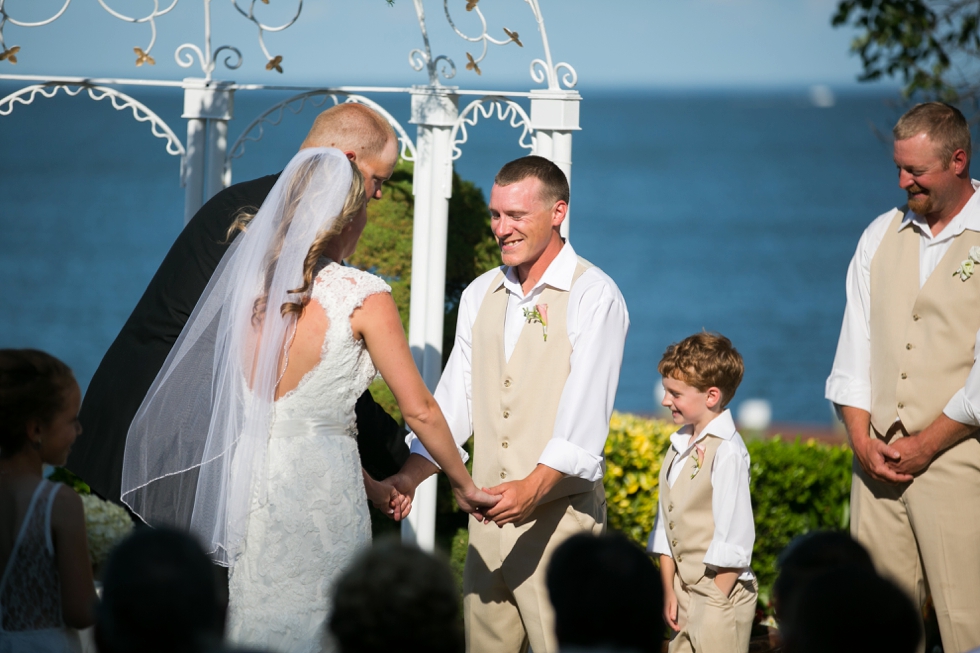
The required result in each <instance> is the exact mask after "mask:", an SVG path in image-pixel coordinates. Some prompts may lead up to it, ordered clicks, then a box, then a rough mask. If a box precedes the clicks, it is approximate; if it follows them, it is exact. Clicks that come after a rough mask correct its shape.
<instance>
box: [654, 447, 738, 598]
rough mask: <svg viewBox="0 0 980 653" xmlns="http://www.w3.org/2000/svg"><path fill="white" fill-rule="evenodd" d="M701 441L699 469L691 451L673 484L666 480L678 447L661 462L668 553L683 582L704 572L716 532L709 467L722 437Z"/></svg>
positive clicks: (689, 582)
mask: <svg viewBox="0 0 980 653" xmlns="http://www.w3.org/2000/svg"><path fill="white" fill-rule="evenodd" d="M702 442H703V443H704V461H703V462H702V463H701V467H700V469H698V471H697V473H696V474H695V473H694V472H695V467H694V461H695V460H696V459H697V457H696V454H694V453H693V452H692V454H691V457H690V458H688V459H687V461H686V462H685V463H684V470H683V471H682V472H681V475H680V476H678V477H677V481H676V482H675V483H674V487H670V485H669V484H668V483H667V476H668V472H669V471H670V466H671V465H672V464H673V463H674V460H675V459H676V458H677V450H676V449H674V448H673V447H671V448H670V450H669V451H668V452H667V455H666V457H665V458H664V462H663V465H661V466H660V507H661V509H662V510H663V515H664V521H665V522H666V523H665V524H664V529H665V530H666V532H667V543H668V544H669V545H670V555H671V557H672V558H674V563H675V564H676V565H677V574H678V575H679V576H680V577H681V581H682V582H683V583H684V584H685V585H694V584H695V583H697V582H698V581H699V580H701V578H702V577H703V576H704V572H705V569H706V567H705V564H704V556H705V554H707V553H708V547H710V546H711V540H712V539H713V538H714V536H715V517H714V513H712V511H711V499H712V492H713V488H712V486H711V468H712V466H713V465H714V461H715V453H717V451H718V447H720V446H721V443H722V442H724V440H722V439H721V438H719V437H717V436H714V435H710V434H709V435H708V436H707V437H705V438H704V439H703V440H702ZM692 475H693V478H692Z"/></svg>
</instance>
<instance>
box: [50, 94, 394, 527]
mask: <svg viewBox="0 0 980 653" xmlns="http://www.w3.org/2000/svg"><path fill="white" fill-rule="evenodd" d="M306 147H336V148H338V149H340V150H342V151H343V152H344V153H345V154H347V157H348V158H349V159H350V160H351V161H353V162H354V163H355V164H356V165H357V167H358V169H359V170H360V171H361V173H362V174H363V175H364V185H365V191H366V192H367V195H368V198H369V199H370V198H373V199H380V197H381V184H382V183H383V182H384V181H385V180H386V179H388V177H390V176H391V173H392V171H393V169H394V167H395V163H396V161H397V158H398V139H397V137H396V135H395V132H394V130H393V129H392V128H391V126H390V125H389V124H388V122H387V121H386V120H385V119H384V118H382V117H381V116H380V115H379V114H378V113H377V112H375V111H373V110H372V109H369V108H368V107H365V106H363V105H360V104H341V105H338V106H335V107H333V108H331V109H328V110H326V111H324V112H323V113H321V114H320V115H319V116H317V118H316V120H315V121H314V123H313V127H312V129H311V130H310V132H309V134H308V135H307V137H306V140H304V141H303V144H302V145H301V148H306ZM278 178H279V175H278V174H275V175H269V176H267V177H262V178H260V179H255V180H252V181H246V182H243V183H240V184H236V185H234V186H231V187H230V188H226V189H225V190H222V191H221V192H219V193H218V194H217V195H215V196H214V197H213V198H211V200H209V201H208V202H207V204H205V205H204V206H203V207H202V208H201V210H200V211H198V212H197V214H195V216H194V217H193V218H192V219H191V221H190V222H189V223H188V224H187V226H186V227H184V230H183V231H182V232H181V233H180V235H179V236H178V237H177V240H176V241H174V244H173V246H172V247H171V248H170V251H169V252H168V253H167V256H166V258H164V260H163V263H161V264H160V268H159V269H158V270H157V273H156V275H154V277H153V280H152V281H150V285H149V286H147V288H146V292H144V293H143V297H142V298H141V299H140V301H139V303H138V304H137V305H136V308H135V309H134V310H133V313H132V315H130V316H129V319H128V320H127V321H126V324H125V325H124V326H123V328H122V331H120V332H119V335H118V336H117V337H116V340H115V341H114V342H113V343H112V346H110V347H109V350H108V351H107V352H106V355H105V357H104V358H103V359H102V363H101V364H100V365H99V368H98V370H96V372H95V376H93V377H92V382H91V383H90V384H89V387H88V390H87V392H86V393H85V399H84V401H83V402H82V408H81V412H80V413H79V420H80V422H81V423H82V425H83V428H84V430H85V434H86V437H84V438H79V439H78V441H77V442H76V443H75V445H74V446H73V447H72V452H71V454H70V456H69V458H68V465H67V467H68V469H70V470H71V471H73V472H74V473H76V474H78V475H79V476H80V477H81V478H82V479H83V480H84V481H85V482H86V483H88V484H89V486H91V488H92V489H93V490H94V491H95V492H96V493H97V494H99V495H101V496H102V497H104V498H106V499H108V500H110V501H114V502H116V503H119V492H120V484H121V479H122V464H123V452H124V451H125V448H126V434H127V433H128V431H129V425H130V423H131V422H132V421H133V417H134V416H135V415H136V411H137V410H138V409H139V407H140V404H141V403H142V402H143V397H144V396H145V395H146V392H147V390H149V388H150V385H151V384H152V383H153V380H154V379H155V378H156V375H157V373H158V372H159V371H160V368H161V367H162V366H163V363H164V361H165V360H166V359H167V355H168V354H169V353H170V349H171V348H172V347H173V345H174V342H175V341H176V340H177V338H178V336H180V332H181V330H182V329H183V327H184V324H185V323H186V322H187V319H188V317H189V316H190V314H191V312H192V311H193V310H194V306H195V305H196V304H197V300H198V299H199V298H200V296H201V294H202V293H203V292H204V288H205V287H206V286H207V284H208V281H210V279H211V275H212V274H213V273H214V270H215V268H217V267H218V263H219V261H220V260H221V257H222V256H223V255H224V253H225V250H226V249H227V248H228V235H227V234H228V228H229V227H230V226H231V224H232V222H233V221H234V219H235V217H236V216H237V215H238V214H239V213H240V212H242V211H244V210H251V211H253V212H254V211H256V210H258V207H259V206H261V205H262V202H263V201H264V200H265V198H266V196H267V195H268V194H269V192H270V191H271V190H272V186H273V185H274V184H275V183H276V180H277V179H278ZM355 412H356V414H357V426H358V436H357V445H358V449H359V450H360V454H361V463H362V465H363V467H364V468H365V469H366V470H367V472H368V473H369V474H370V475H371V476H373V477H374V478H376V479H379V480H380V479H385V478H387V477H388V476H390V475H391V474H394V473H395V472H397V471H398V469H399V468H400V467H401V463H403V462H404V460H405V459H406V458H407V457H408V449H407V447H406V446H405V444H404V443H403V442H402V441H401V432H400V429H399V427H398V424H397V423H396V422H395V421H394V420H393V419H391V417H389V416H388V415H387V413H385V412H384V410H382V409H381V407H380V406H378V405H377V404H376V403H375V402H374V400H373V399H372V398H371V394H370V393H369V392H365V393H364V394H363V395H362V396H361V398H360V399H359V400H358V401H357V406H356V408H355ZM385 512H386V513H387V510H385ZM390 516H394V517H400V515H390Z"/></svg>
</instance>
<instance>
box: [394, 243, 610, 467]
mask: <svg viewBox="0 0 980 653" xmlns="http://www.w3.org/2000/svg"><path fill="white" fill-rule="evenodd" d="M577 264H578V256H577V255H576V254H575V250H574V249H572V245H571V244H570V243H568V242H566V243H565V244H564V246H563V247H562V248H561V251H559V252H558V256H556V257H555V260H553V261H552V262H551V265H549V266H548V269H547V270H545V273H544V274H543V275H542V276H541V279H540V280H539V281H538V282H537V283H536V284H535V286H534V287H533V288H532V289H531V290H530V292H528V293H527V295H525V294H524V291H523V289H522V288H521V283H520V280H519V279H518V278H517V271H516V270H515V269H513V268H508V267H502V268H499V269H497V268H495V269H493V270H490V271H489V272H486V273H484V274H483V275H481V276H480V277H478V278H477V279H476V280H475V281H473V283H471V284H470V285H469V286H468V287H467V288H466V290H464V291H463V296H462V297H461V298H460V302H459V318H458V320H457V323H456V340H455V342H454V344H453V351H452V353H451V354H450V355H449V361H448V362H447V363H446V369H445V370H443V372H442V377H441V378H440V379H439V385H438V387H437V388H436V391H435V393H434V395H435V398H436V401H437V402H438V403H439V407H440V408H441V409H442V413H443V415H445V417H446V421H447V422H448V423H449V429H450V430H451V431H452V434H453V439H454V440H455V441H456V446H457V447H459V451H460V455H461V456H462V457H463V460H464V461H465V460H466V459H467V455H466V452H465V451H463V449H462V445H463V444H464V443H465V442H466V441H467V440H469V439H470V436H471V435H472V434H473V402H472V396H473V393H472V383H471V377H470V375H471V373H472V360H471V359H472V357H471V354H472V351H473V323H474V321H475V320H476V315H477V313H478V312H479V310H480V305H481V304H482V303H483V300H484V298H485V297H486V295H487V292H488V291H489V289H490V284H491V283H492V282H493V280H494V279H495V278H496V276H497V273H498V272H499V271H500V270H503V271H504V278H503V281H502V285H503V286H504V287H505V288H506V289H507V290H508V291H509V294H508V299H507V310H506V313H505V317H504V324H503V329H504V334H503V335H504V351H505V353H506V356H507V358H508V360H509V359H510V356H511V354H512V353H513V351H514V347H515V346H516V345H517V339H518V338H519V337H520V335H521V330H522V329H523V328H524V324H525V318H524V309H525V308H530V309H532V310H533V309H534V305H535V302H536V301H537V299H538V297H539V296H540V294H541V291H543V290H544V288H545V286H550V287H552V288H555V289H558V290H565V291H567V290H569V289H571V291H570V292H569V297H568V314H567V318H566V327H567V330H568V339H569V341H570V342H571V345H572V355H571V361H570V364H571V369H570V371H569V373H568V379H567V380H566V381H565V388H564V390H563V391H562V395H561V400H560V401H559V404H558V414H557V416H556V417H555V428H554V431H553V433H552V437H551V440H550V441H549V442H548V444H547V445H546V446H545V449H544V452H542V454H541V457H540V458H539V459H538V463H540V464H542V465H547V466H548V467H551V468H552V469H556V470H558V471H559V472H562V473H564V474H567V475H569V476H577V477H580V478H584V479H586V480H590V481H598V480H600V479H602V460H603V454H602V452H603V448H604V447H605V444H606V437H607V436H608V435H609V418H610V417H611V416H612V410H613V402H614V400H615V399H616V387H617V386H618V385H619V370H620V367H622V364H623V345H624V344H625V342H626V332H627V331H628V330H629V313H628V312H627V310H626V301H625V300H624V299H623V295H622V294H621V293H620V292H619V288H618V287H616V284H615V282H613V280H612V279H610V278H609V276H607V275H606V273H604V272H603V271H602V270H600V269H599V268H597V267H591V268H588V269H587V270H586V271H585V272H583V273H582V276H581V277H579V279H578V281H577V282H576V283H575V285H574V286H573V285H572V277H573V276H574V274H575V268H576V266H577ZM407 441H408V443H409V446H410V447H411V451H412V453H417V454H421V455H423V456H425V457H426V458H428V459H429V460H432V457H431V456H430V455H429V453H428V452H427V451H426V450H425V447H423V446H422V443H421V442H420V441H419V440H418V438H416V437H415V435H414V434H409V436H408V440H407ZM432 462H433V463H435V461H434V460H432Z"/></svg>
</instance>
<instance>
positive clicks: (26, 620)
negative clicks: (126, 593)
mask: <svg viewBox="0 0 980 653" xmlns="http://www.w3.org/2000/svg"><path fill="white" fill-rule="evenodd" d="M59 488H61V484H59V483H52V482H51V481H47V480H44V479H42V480H41V482H40V483H38V484H37V488H35V490H34V494H33V495H32V496H31V502H30V504H28V507H27V513H26V514H25V515H24V521H23V522H22V523H21V527H20V531H19V532H18V533H17V539H16V540H15V541H14V548H13V550H12V551H11V553H10V559H9V560H7V567H6V569H4V570H3V577H2V578H0V653H35V652H38V651H44V652H45V653H79V652H80V651H81V649H82V646H81V641H80V640H79V637H78V631H77V630H74V629H72V628H68V627H67V626H65V622H64V619H63V617H62V611H61V581H60V580H59V578H58V562H57V560H55V556H54V542H53V541H52V538H51V507H52V506H53V505H54V497H55V495H56V494H57V493H58V490H59Z"/></svg>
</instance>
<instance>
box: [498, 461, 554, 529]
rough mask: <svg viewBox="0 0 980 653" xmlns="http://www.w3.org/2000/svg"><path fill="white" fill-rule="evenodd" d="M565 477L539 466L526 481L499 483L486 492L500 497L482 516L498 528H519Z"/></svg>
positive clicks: (546, 467) (545, 466)
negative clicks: (514, 526)
mask: <svg viewBox="0 0 980 653" xmlns="http://www.w3.org/2000/svg"><path fill="white" fill-rule="evenodd" d="M563 476H564V474H562V473H561V472H559V471H558V470H556V469H552V468H551V467H548V466H547V465H540V464H539V465H538V466H537V467H535V468H534V471H533V472H531V473H530V474H529V475H528V477H527V478H525V479H523V480H520V481H511V482H509V483H501V484H500V485H497V486H495V487H492V488H488V489H487V488H485V491H486V492H488V493H490V494H493V495H497V496H500V501H499V502H498V503H497V505H495V506H493V507H491V508H487V509H486V510H485V511H484V514H485V516H486V518H487V519H488V520H491V521H493V522H494V523H495V524H496V525H497V526H503V525H504V524H521V523H523V522H525V521H527V519H528V517H530V516H531V513H532V512H534V509H535V508H537V507H538V503H540V502H541V499H542V498H543V497H544V496H545V495H546V494H548V492H549V491H551V488H553V487H554V486H555V485H556V484H557V483H558V481H560V480H561V479H562V477H563Z"/></svg>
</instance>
